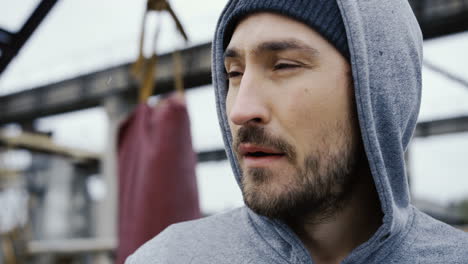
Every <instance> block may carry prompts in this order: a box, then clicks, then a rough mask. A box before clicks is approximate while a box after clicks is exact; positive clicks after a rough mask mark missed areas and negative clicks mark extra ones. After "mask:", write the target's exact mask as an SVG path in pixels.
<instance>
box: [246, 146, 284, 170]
mask: <svg viewBox="0 0 468 264" xmlns="http://www.w3.org/2000/svg"><path fill="white" fill-rule="evenodd" d="M238 151H239V154H240V155H241V158H242V159H243V161H244V164H245V165H246V166H247V167H266V166H270V165H271V163H272V162H275V161H277V160H279V159H282V158H284V157H286V153H284V152H281V151H279V150H278V149H275V148H271V147H265V146H259V145H255V144H251V143H243V144H240V145H239V150H238Z"/></svg>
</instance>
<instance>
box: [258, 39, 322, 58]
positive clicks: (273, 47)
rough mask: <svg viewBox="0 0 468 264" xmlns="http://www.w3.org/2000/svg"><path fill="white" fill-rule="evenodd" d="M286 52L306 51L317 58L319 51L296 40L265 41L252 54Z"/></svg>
mask: <svg viewBox="0 0 468 264" xmlns="http://www.w3.org/2000/svg"><path fill="white" fill-rule="evenodd" d="M287 50H299V51H306V52H309V53H311V55H313V56H317V55H318V54H319V51H318V50H317V49H315V48H312V47H310V46H308V45H306V44H305V43H303V42H301V41H298V40H294V39H293V40H280V41H267V42H263V43H261V44H260V45H258V46H257V48H255V50H254V53H256V54H259V53H264V52H280V51H287Z"/></svg>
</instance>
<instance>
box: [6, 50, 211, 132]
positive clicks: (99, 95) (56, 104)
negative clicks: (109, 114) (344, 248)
mask: <svg viewBox="0 0 468 264" xmlns="http://www.w3.org/2000/svg"><path fill="white" fill-rule="evenodd" d="M182 58H183V65H184V76H185V77H184V83H185V86H186V87H187V88H186V89H190V88H195V87H199V86H202V85H206V84H210V83H211V44H210V43H207V44H203V45H199V46H194V47H191V48H188V49H185V50H183V51H182ZM129 69H130V64H125V65H121V66H117V67H112V68H109V69H106V70H103V71H99V72H95V73H90V74H86V75H82V76H79V77H76V78H72V79H69V80H65V81H61V82H57V83H54V84H49V85H45V86H42V87H39V88H35V89H31V90H27V91H22V92H18V93H15V94H10V95H7V96H3V97H0V125H1V124H6V123H11V122H19V123H22V122H27V121H31V120H34V119H37V118H40V117H44V116H48V115H54V114H60V113H64V112H69V111H75V110H80V109H85V108H90V107H95V106H99V105H101V103H102V100H103V99H104V98H106V97H109V96H111V95H114V94H123V95H125V96H133V97H135V96H136V94H137V82H136V81H135V80H134V79H133V78H132V77H131V76H130V74H129ZM172 69H173V65H172V55H171V54H165V55H161V57H160V58H159V60H158V66H157V71H158V72H157V80H156V83H157V85H156V91H155V94H161V93H166V92H168V91H171V90H172V89H173V75H172Z"/></svg>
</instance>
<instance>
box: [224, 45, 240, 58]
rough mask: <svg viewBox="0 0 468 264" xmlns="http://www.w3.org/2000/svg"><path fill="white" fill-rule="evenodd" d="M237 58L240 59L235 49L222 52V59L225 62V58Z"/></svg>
mask: <svg viewBox="0 0 468 264" xmlns="http://www.w3.org/2000/svg"><path fill="white" fill-rule="evenodd" d="M239 57H240V53H239V51H237V50H236V49H232V48H228V49H226V51H225V52H224V59H225V60H226V58H239Z"/></svg>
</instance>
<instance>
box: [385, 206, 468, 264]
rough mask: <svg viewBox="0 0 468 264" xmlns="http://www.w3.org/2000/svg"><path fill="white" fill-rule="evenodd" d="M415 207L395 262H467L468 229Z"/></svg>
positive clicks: (448, 263) (449, 263)
mask: <svg viewBox="0 0 468 264" xmlns="http://www.w3.org/2000/svg"><path fill="white" fill-rule="evenodd" d="M414 210H415V219H414V223H413V226H412V228H411V230H410V231H409V233H408V236H407V238H406V239H405V242H404V243H402V245H401V248H402V250H401V251H399V250H396V251H394V252H401V253H402V254H401V255H400V254H398V255H399V256H394V258H395V259H397V262H398V263H447V264H451V263H453V264H455V263H467V262H466V261H467V259H468V233H466V232H463V231H461V230H458V229H456V228H454V227H452V226H449V225H447V224H445V223H443V222H440V221H438V220H436V219H434V218H432V217H430V216H428V215H426V214H425V213H423V212H421V211H419V210H417V209H414Z"/></svg>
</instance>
